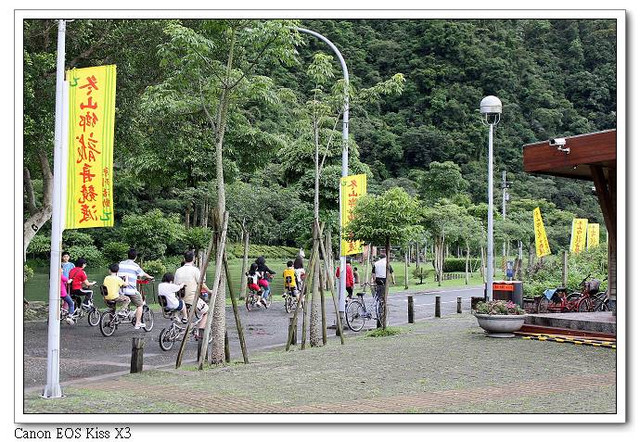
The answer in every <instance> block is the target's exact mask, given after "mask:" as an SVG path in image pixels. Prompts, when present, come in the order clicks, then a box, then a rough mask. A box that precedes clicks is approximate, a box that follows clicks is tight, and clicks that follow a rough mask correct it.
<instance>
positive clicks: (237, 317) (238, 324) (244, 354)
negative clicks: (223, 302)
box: [222, 252, 249, 364]
mask: <svg viewBox="0 0 640 442" xmlns="http://www.w3.org/2000/svg"><path fill="white" fill-rule="evenodd" d="M223 256H224V257H223V258H222V259H223V264H224V272H225V275H226V276H227V288H228V289H229V296H230V297H231V305H232V306H233V316H234V318H235V320H236V329H237V330H238V340H239V341H240V349H241V350H242V359H243V360H244V363H245V364H248V363H249V355H248V353H247V344H246V342H245V340H244V330H243V329H242V322H241V321H240V312H238V301H237V300H236V297H235V295H234V293H233V287H231V272H229V261H227V253H226V252H225V253H224V255H223Z"/></svg>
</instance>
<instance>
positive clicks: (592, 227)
mask: <svg viewBox="0 0 640 442" xmlns="http://www.w3.org/2000/svg"><path fill="white" fill-rule="evenodd" d="M599 245H600V224H598V223H589V224H588V225H587V250H589V249H590V248H592V247H598V246H599Z"/></svg>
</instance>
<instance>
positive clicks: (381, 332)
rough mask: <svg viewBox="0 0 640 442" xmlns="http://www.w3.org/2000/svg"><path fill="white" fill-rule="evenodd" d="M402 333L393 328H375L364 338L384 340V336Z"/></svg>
mask: <svg viewBox="0 0 640 442" xmlns="http://www.w3.org/2000/svg"><path fill="white" fill-rule="evenodd" d="M400 333H402V331H401V330H400V329H399V328H395V327H387V328H384V329H382V328H377V329H375V330H372V331H370V332H369V333H367V334H366V335H365V336H367V337H368V338H384V337H385V336H393V335H398V334H400Z"/></svg>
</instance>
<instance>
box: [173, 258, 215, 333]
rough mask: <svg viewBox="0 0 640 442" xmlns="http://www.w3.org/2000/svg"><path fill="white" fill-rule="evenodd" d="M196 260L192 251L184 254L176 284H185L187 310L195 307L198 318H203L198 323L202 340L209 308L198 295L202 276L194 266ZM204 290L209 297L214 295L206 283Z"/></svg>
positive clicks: (177, 271) (176, 275) (176, 276)
mask: <svg viewBox="0 0 640 442" xmlns="http://www.w3.org/2000/svg"><path fill="white" fill-rule="evenodd" d="M194 260H195V255H194V254H193V252H192V251H188V252H185V253H184V265H183V266H182V267H179V268H178V269H176V274H175V277H174V284H178V285H181V284H185V289H184V300H183V301H184V303H185V305H186V306H187V310H188V309H190V308H191V306H192V305H195V308H196V312H197V316H198V317H200V318H201V320H200V322H198V338H200V337H202V335H203V334H204V328H205V326H206V323H207V312H208V311H209V306H208V305H207V303H206V302H204V301H203V300H202V299H201V297H200V294H198V295H196V290H198V285H199V284H200V276H201V274H200V269H199V268H198V267H196V266H195V265H194ZM202 289H204V290H206V292H207V293H208V294H209V295H212V294H213V292H212V291H211V290H210V289H209V287H207V285H206V284H205V283H204V281H203V282H202Z"/></svg>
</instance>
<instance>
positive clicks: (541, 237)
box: [533, 207, 551, 258]
mask: <svg viewBox="0 0 640 442" xmlns="http://www.w3.org/2000/svg"><path fill="white" fill-rule="evenodd" d="M533 228H534V232H535V236H536V256H537V257H538V258H542V257H543V256H547V255H550V254H551V249H550V248H549V241H548V240H547V232H546V231H545V230H544V224H543V222H542V214H541V213H540V207H536V208H535V209H533Z"/></svg>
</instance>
